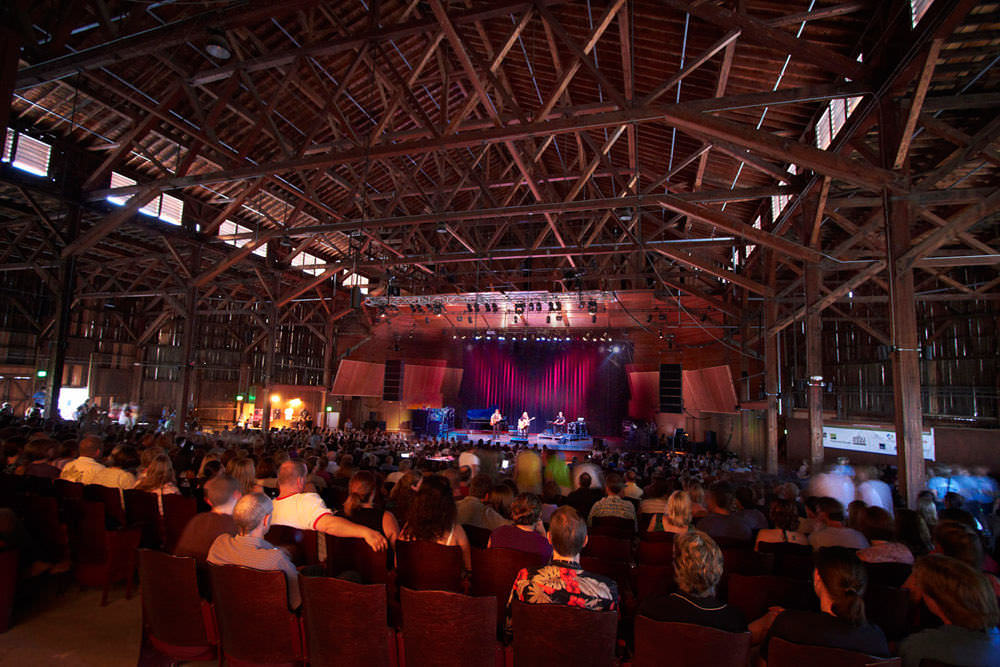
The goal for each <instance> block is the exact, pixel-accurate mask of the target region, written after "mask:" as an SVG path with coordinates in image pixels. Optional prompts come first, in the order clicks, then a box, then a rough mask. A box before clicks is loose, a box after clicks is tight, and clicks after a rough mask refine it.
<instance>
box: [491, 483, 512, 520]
mask: <svg viewBox="0 0 1000 667" xmlns="http://www.w3.org/2000/svg"><path fill="white" fill-rule="evenodd" d="M507 481H509V480H504V482H507ZM516 495H517V492H516V491H515V490H514V489H513V488H512V487H511V486H510V485H508V484H504V483H501V484H494V485H493V488H492V489H491V490H490V494H489V495H488V496H486V502H487V504H489V506H490V507H492V508H493V510H494V511H495V512H496V513H497V514H499V515H500V516H502V517H503V519H504V521H505V522H507V523H510V520H511V514H510V505H511V503H513V502H514V496H516Z"/></svg>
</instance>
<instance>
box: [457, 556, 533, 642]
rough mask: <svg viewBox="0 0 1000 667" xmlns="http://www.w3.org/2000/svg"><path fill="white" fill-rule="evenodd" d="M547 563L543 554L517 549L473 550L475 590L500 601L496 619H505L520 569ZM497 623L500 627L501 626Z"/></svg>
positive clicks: (475, 592)
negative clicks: (508, 602)
mask: <svg viewBox="0 0 1000 667" xmlns="http://www.w3.org/2000/svg"><path fill="white" fill-rule="evenodd" d="M543 565H545V558H543V557H542V556H541V554H537V553H529V552H527V551H517V550H516V549H499V548H495V549H485V550H483V549H473V550H472V594H473V595H480V596H490V595H492V596H493V597H495V598H496V601H497V621H498V623H499V624H502V623H503V622H504V617H505V616H506V613H507V601H508V600H509V599H510V591H511V589H512V588H513V587H514V580H515V579H516V578H517V573H518V572H520V571H521V570H522V569H528V570H530V569H533V568H536V567H542V566H543ZM502 629H503V628H502V627H498V630H502Z"/></svg>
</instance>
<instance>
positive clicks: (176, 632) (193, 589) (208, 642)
mask: <svg viewBox="0 0 1000 667" xmlns="http://www.w3.org/2000/svg"><path fill="white" fill-rule="evenodd" d="M139 585H140V587H141V592H142V612H143V617H144V619H145V623H144V624H145V626H146V627H147V628H148V633H147V634H148V638H149V640H150V642H151V643H152V645H153V647H154V648H155V649H156V650H157V651H159V652H160V653H162V654H163V655H165V656H167V657H168V658H170V659H171V660H176V661H189V660H213V659H215V657H216V654H217V651H218V646H219V636H218V631H217V630H216V627H215V616H214V614H213V612H212V605H210V604H209V603H207V602H205V601H204V600H202V599H201V596H200V595H199V594H198V576H197V561H195V559H194V558H182V557H180V556H171V555H169V554H166V553H163V552H162V551H152V550H150V549H140V550H139Z"/></svg>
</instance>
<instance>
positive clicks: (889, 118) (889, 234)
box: [879, 101, 924, 508]
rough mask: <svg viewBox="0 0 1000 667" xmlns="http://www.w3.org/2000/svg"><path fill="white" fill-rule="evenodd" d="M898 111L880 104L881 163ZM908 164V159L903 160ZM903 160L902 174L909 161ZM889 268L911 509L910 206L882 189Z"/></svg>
mask: <svg viewBox="0 0 1000 667" xmlns="http://www.w3.org/2000/svg"><path fill="white" fill-rule="evenodd" d="M899 128H900V123H899V110H898V109H897V108H896V106H895V105H893V104H892V103H891V102H889V101H884V102H883V103H882V105H881V106H880V107H879V148H880V154H881V155H880V157H881V160H882V164H883V165H887V166H888V167H891V166H892V162H893V160H894V158H895V151H896V146H897V145H898V144H899V134H900V130H899ZM907 163H908V161H907ZM907 163H904V165H903V167H902V171H903V172H904V173H905V171H906V169H907V166H908V164H907ZM882 210H883V211H884V215H885V236H886V249H887V252H888V265H889V266H888V270H889V327H890V331H889V338H890V339H891V341H892V394H893V407H894V408H895V409H894V419H893V421H894V424H895V427H896V459H897V465H898V466H899V492H900V495H901V496H902V497H903V499H904V500H905V501H906V504H907V506H908V507H910V508H914V507H916V503H917V494H918V493H920V491H921V490H922V489H923V488H924V446H923V433H922V432H923V413H922V409H921V405H920V341H919V338H918V334H917V309H916V301H915V299H914V289H913V268H912V267H909V268H907V266H906V265H905V264H903V263H902V262H900V261H899V258H900V257H901V256H902V255H903V254H905V253H906V252H907V251H908V250H909V249H910V241H911V239H910V230H911V226H912V223H913V211H912V208H911V206H910V205H909V204H908V203H907V202H905V201H903V200H898V199H895V198H893V197H891V196H890V193H889V191H888V190H883V191H882Z"/></svg>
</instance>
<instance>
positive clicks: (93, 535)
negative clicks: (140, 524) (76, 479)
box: [66, 499, 142, 607]
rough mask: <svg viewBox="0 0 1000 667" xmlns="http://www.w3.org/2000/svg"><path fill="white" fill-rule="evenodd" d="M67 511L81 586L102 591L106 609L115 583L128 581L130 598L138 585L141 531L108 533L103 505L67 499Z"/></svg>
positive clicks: (71, 543)
mask: <svg viewBox="0 0 1000 667" xmlns="http://www.w3.org/2000/svg"><path fill="white" fill-rule="evenodd" d="M66 512H67V524H68V526H69V538H70V547H71V550H72V553H73V561H74V574H75V576H76V581H77V583H79V584H80V585H81V586H93V587H95V588H101V589H102V595H101V606H102V607H103V606H104V605H106V604H107V603H108V591H109V589H110V588H111V584H113V583H115V582H118V581H121V580H122V579H124V580H125V581H126V583H127V588H126V592H125V597H126V598H127V599H130V598H131V597H132V587H133V585H134V583H135V576H134V575H135V567H136V562H135V561H136V549H138V548H139V541H140V539H141V538H142V534H141V532H140V531H139V529H137V528H123V529H121V530H108V529H107V527H106V526H105V524H104V505H103V504H102V503H94V502H90V501H88V500H75V499H67V500H66Z"/></svg>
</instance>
